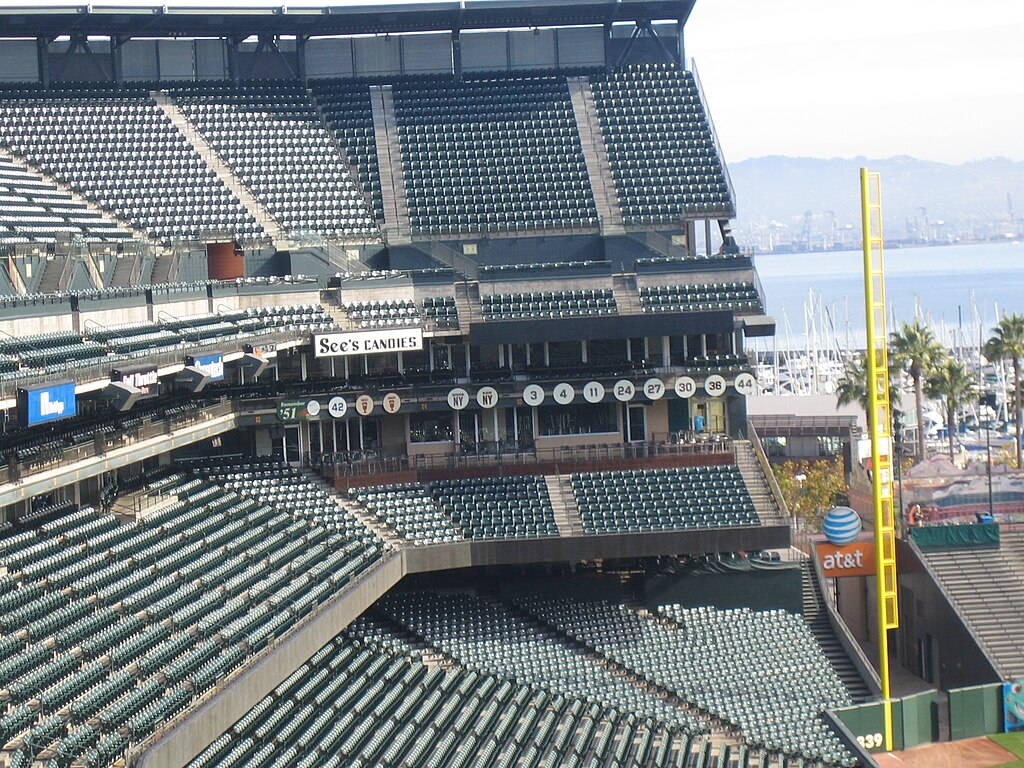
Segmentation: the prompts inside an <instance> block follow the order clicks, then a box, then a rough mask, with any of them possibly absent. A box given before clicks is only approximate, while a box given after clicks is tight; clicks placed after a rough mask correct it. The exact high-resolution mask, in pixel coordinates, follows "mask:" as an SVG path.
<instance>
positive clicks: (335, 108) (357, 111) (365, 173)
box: [309, 79, 384, 221]
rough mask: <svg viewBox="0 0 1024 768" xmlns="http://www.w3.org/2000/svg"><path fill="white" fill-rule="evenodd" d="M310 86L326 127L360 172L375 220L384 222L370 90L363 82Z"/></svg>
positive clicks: (314, 82) (332, 81) (325, 82)
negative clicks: (332, 132)
mask: <svg viewBox="0 0 1024 768" xmlns="http://www.w3.org/2000/svg"><path fill="white" fill-rule="evenodd" d="M309 87H310V90H311V91H312V92H313V97H314V99H315V100H316V102H317V104H318V105H319V106H320V111H321V113H322V114H323V116H324V119H325V120H326V121H327V125H328V126H329V127H330V128H331V130H333V131H334V135H335V136H337V137H338V142H339V143H340V144H341V146H342V149H344V150H345V153H346V154H347V155H348V162H349V164H350V165H352V166H354V167H355V168H357V169H358V173H359V186H360V187H361V188H362V190H363V193H364V194H367V195H369V196H370V199H371V200H372V203H373V218H374V219H375V220H376V221H383V220H384V201H383V199H382V197H381V191H380V170H379V168H378V166H377V142H376V140H375V138H374V132H373V111H372V109H371V107H370V89H369V87H368V86H367V85H366V83H364V82H358V81H351V80H337V79H323V80H311V81H310V83H309Z"/></svg>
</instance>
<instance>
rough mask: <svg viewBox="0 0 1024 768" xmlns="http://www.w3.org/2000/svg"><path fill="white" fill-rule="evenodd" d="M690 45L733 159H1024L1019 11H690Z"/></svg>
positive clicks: (767, 6)
mask: <svg viewBox="0 0 1024 768" xmlns="http://www.w3.org/2000/svg"><path fill="white" fill-rule="evenodd" d="M686 47H687V55H689V56H692V57H694V58H695V60H696V63H697V71H698V73H699V74H700V76H701V81H702V83H703V85H704V91H705V94H706V95H707V99H708V102H709V104H710V107H711V112H712V115H713V117H714V121H715V127H716V128H717V130H718V134H719V139H720V141H721V144H722V150H723V152H724V153H725V156H726V159H727V160H728V161H730V162H736V161H738V160H743V159H746V158H748V157H759V156H762V155H771V154H785V155H806V156H813V157H854V156H857V155H864V156H867V157H890V156H893V155H913V156H915V157H919V158H922V159H926V160H939V161H944V162H956V163H959V162H963V161H965V160H977V159H980V158H985V157H994V156H1005V157H1009V158H1011V159H1014V160H1024V2H1022V1H1021V0H974V2H971V3H953V2H950V1H949V0H858V2H849V0H844V1H843V2H839V0H773V2H766V1H765V0H698V2H697V5H696V8H695V9H694V11H693V15H692V16H691V17H690V22H689V23H688V24H687V27H686Z"/></svg>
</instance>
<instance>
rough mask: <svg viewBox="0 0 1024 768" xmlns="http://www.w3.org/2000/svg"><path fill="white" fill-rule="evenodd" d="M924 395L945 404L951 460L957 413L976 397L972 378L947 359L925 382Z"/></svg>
mask: <svg viewBox="0 0 1024 768" xmlns="http://www.w3.org/2000/svg"><path fill="white" fill-rule="evenodd" d="M925 393H926V394H927V395H928V397H931V398H935V399H938V398H942V400H943V402H944V403H945V404H946V431H947V432H948V433H949V458H950V460H952V458H953V427H954V426H955V425H954V421H955V418H956V415H957V413H959V412H960V411H961V410H962V409H963V407H964V406H965V405H967V404H968V403H971V402H973V401H974V398H976V397H977V396H978V387H977V385H976V384H975V382H974V376H972V375H971V373H970V372H969V371H968V370H967V368H966V367H965V366H964V364H963V363H961V362H960V361H959V360H954V359H953V358H948V359H946V360H944V361H943V362H941V363H940V364H939V365H937V366H935V368H934V369H933V370H932V372H931V374H929V376H928V380H927V382H925Z"/></svg>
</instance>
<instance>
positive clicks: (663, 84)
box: [591, 64, 735, 225]
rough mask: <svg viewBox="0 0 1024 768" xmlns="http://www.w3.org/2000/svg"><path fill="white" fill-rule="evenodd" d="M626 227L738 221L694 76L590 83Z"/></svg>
mask: <svg viewBox="0 0 1024 768" xmlns="http://www.w3.org/2000/svg"><path fill="white" fill-rule="evenodd" d="M591 87H592V89H593V93H594V102H595V104H596V106H597V111H598V116H599V118H600V121H601V131H602V133H603V134H604V139H605V144H606V146H607V148H608V161H609V163H610V164H611V170H612V176H613V177H614V179H615V188H616V191H617V193H618V197H619V206H620V207H621V208H622V218H623V221H624V222H625V223H627V224H637V225H650V224H663V223H678V222H680V221H681V220H682V218H683V217H690V218H710V217H713V216H720V217H729V216H731V215H733V210H734V208H735V205H734V203H733V201H732V199H731V197H730V193H729V187H728V185H727V183H726V177H725V170H724V166H723V164H722V158H721V157H719V156H718V151H717V149H716V148H715V139H714V135H713V134H712V131H711V124H710V122H709V120H708V117H707V115H706V113H705V111H704V105H703V104H702V103H701V100H700V93H699V91H698V88H697V84H696V81H695V80H694V78H693V75H692V74H691V73H689V72H686V71H680V70H679V69H677V68H675V67H672V66H668V65H663V64H646V65H642V66H636V67H627V68H625V69H623V70H621V71H619V72H613V73H612V74H611V75H608V76H606V77H595V78H592V79H591Z"/></svg>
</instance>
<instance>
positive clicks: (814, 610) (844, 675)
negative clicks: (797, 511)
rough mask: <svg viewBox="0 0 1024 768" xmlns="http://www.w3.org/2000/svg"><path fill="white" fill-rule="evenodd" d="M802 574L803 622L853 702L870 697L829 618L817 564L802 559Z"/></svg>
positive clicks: (867, 688) (869, 692) (869, 691)
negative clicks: (815, 565) (818, 576)
mask: <svg viewBox="0 0 1024 768" xmlns="http://www.w3.org/2000/svg"><path fill="white" fill-rule="evenodd" d="M800 577H801V581H802V585H803V598H804V623H806V624H807V628H808V629H810V630H811V634H812V635H814V639H815V640H817V641H818V645H819V646H821V650H822V651H824V652H825V656H826V657H827V658H828V661H829V664H831V665H832V669H834V670H835V672H836V674H837V675H839V679H840V680H842V681H843V685H844V686H846V690H847V691H848V692H849V693H850V698H852V699H853V701H854V703H860V702H864V701H867V700H868V699H870V698H871V689H870V688H869V687H868V685H867V683H865V682H864V678H863V677H861V674H860V672H858V671H857V667H855V666H854V664H853V662H852V661H850V657H849V656H848V655H847V653H846V651H845V650H844V649H843V646H842V645H841V644H840V642H839V640H838V638H836V634H835V632H834V631H833V630H832V625H831V624H830V623H829V620H828V611H827V610H826V608H825V596H824V595H823V594H822V592H821V585H820V584H819V583H818V579H817V577H816V576H815V574H814V566H813V565H812V564H811V561H810V560H803V561H801V563H800Z"/></svg>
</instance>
